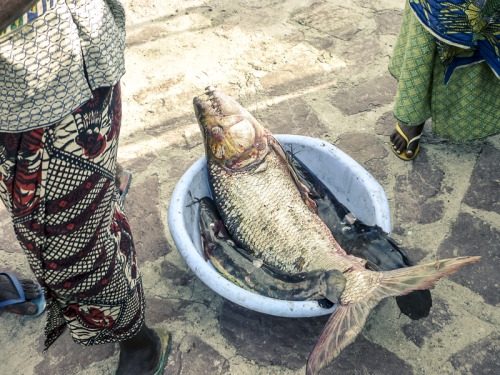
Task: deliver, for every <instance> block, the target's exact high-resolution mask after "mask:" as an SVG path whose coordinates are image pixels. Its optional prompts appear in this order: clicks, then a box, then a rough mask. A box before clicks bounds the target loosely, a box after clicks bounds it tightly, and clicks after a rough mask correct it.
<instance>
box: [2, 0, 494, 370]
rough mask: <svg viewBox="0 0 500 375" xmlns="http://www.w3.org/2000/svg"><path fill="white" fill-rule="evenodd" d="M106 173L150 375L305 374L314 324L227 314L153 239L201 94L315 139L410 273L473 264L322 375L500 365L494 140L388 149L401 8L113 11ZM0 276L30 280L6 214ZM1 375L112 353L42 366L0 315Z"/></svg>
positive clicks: (100, 363) (109, 351)
mask: <svg viewBox="0 0 500 375" xmlns="http://www.w3.org/2000/svg"><path fill="white" fill-rule="evenodd" d="M124 4H125V7H126V10H127V16H128V20H127V32H128V35H127V50H126V66H127V74H126V75H125V77H124V78H123V80H122V95H123V123H122V124H123V125H122V131H121V144H120V150H119V159H120V162H121V163H122V164H123V165H124V166H125V167H126V168H127V169H129V170H131V171H132V172H133V173H134V180H133V185H132V188H131V191H130V193H129V196H128V197H127V207H126V208H127V213H128V215H129V217H130V221H131V226H132V229H133V231H134V237H135V240H136V246H137V253H138V258H139V260H140V265H141V270H142V273H143V279H144V286H145V290H146V294H147V296H148V313H147V314H148V315H147V319H148V323H149V324H150V325H151V326H161V327H166V328H168V329H170V330H171V331H172V333H173V347H172V353H171V356H170V358H169V362H168V364H167V367H166V370H165V374H179V375H181V374H182V375H191V374H235V375H246V374H260V375H271V374H283V375H295V374H303V373H304V370H305V363H306V360H307V355H308V353H309V351H310V350H311V348H312V346H313V345H314V341H315V338H316V337H317V335H318V334H319V332H320V331H321V328H322V326H323V325H324V323H325V321H326V318H325V317H321V318H314V319H300V320H295V319H284V318H275V317H270V316H266V315H263V314H259V313H255V312H252V311H249V310H245V309H242V308H240V307H238V306H236V305H234V304H232V303H230V302H227V301H225V300H224V299H223V298H221V297H220V296H218V295H217V294H215V293H214V292H213V291H211V290H210V289H209V288H207V287H206V286H205V285H204V284H203V283H202V282H200V281H199V280H198V279H197V278H196V277H195V276H194V274H193V273H192V272H191V271H190V270H189V268H188V267H187V266H186V264H185V262H184V261H183V259H182V257H181V256H180V255H179V253H178V252H177V250H176V248H175V244H174V243H173V241H172V238H171V236H170V233H169V229H168V223H167V211H168V207H169V200H170V197H171V195H172V191H173V189H174V187H175V185H176V183H177V182H178V180H179V179H180V177H181V176H182V175H183V173H184V172H185V171H186V170H187V169H188V168H189V166H190V165H191V164H192V163H193V162H194V161H196V160H197V159H198V158H199V157H200V156H202V155H203V152H204V151H203V146H202V140H201V135H200V132H199V129H198V125H197V124H196V119H195V117H194V114H193V109H192V104H191V103H192V98H193V97H194V96H195V95H198V94H200V93H202V92H203V89H204V88H205V87H206V86H208V85H214V86H217V87H219V88H221V89H223V90H224V91H226V92H227V93H229V94H230V95H232V96H233V97H234V98H236V99H237V100H238V101H240V102H241V103H242V104H243V105H244V106H246V107H247V108H248V109H249V110H250V111H251V112H252V113H253V114H254V115H255V116H256V117H257V118H258V119H259V120H261V121H262V122H263V124H264V125H265V126H266V127H268V128H269V129H270V130H271V131H272V132H274V133H290V134H300V135H308V136H313V137H317V138H321V139H323V140H325V141H327V142H330V143H332V144H334V145H335V146H337V147H339V148H340V149H341V150H343V151H344V152H346V153H348V154H349V155H350V156H352V157H353V158H354V159H355V160H356V161H358V162H359V163H360V164H362V165H363V166H364V167H365V168H366V169H367V170H368V171H369V172H370V173H371V174H372V175H373V176H374V177H375V178H377V180H378V181H379V182H380V183H381V185H382V186H383V187H384V189H385V190H386V193H387V196H388V198H389V203H390V208H391V213H392V225H393V229H392V236H393V237H394V238H395V239H396V240H398V241H399V242H400V243H402V244H403V245H404V247H405V248H406V249H407V251H408V253H409V254H410V257H411V258H412V259H414V260H415V261H416V262H421V261H432V260H435V259H437V258H439V257H441V258H442V257H449V256H456V255H473V254H474V255H483V257H484V258H483V262H482V263H481V265H477V266H476V265H475V266H471V267H470V268H468V269H466V270H464V271H463V272H461V273H460V274H459V275H454V276H452V277H449V278H446V279H444V280H442V281H440V282H439V283H438V286H437V287H436V288H435V289H434V290H433V297H434V306H433V309H432V311H431V314H430V315H429V317H428V318H426V319H423V320H420V321H416V322H414V321H411V320H410V319H409V318H407V317H406V316H404V315H401V314H400V313H399V310H398V308H397V305H396V303H395V301H394V300H393V299H389V300H386V301H384V302H383V303H381V304H380V305H379V307H378V308H377V309H376V311H375V312H374V313H372V314H371V316H370V318H369V321H368V323H367V326H366V327H365V329H364V330H363V332H362V334H361V336H360V337H359V338H358V339H357V340H356V342H355V343H354V344H352V345H351V346H350V347H348V348H347V349H346V350H345V351H344V352H343V353H342V354H341V356H340V357H339V358H338V359H337V360H336V361H334V362H333V363H332V364H331V365H330V366H328V367H327V368H325V370H324V371H323V372H322V374H336V373H342V374H425V375H434V374H474V375H476V374H493V373H496V372H497V371H498V369H499V368H500V363H499V359H498V358H499V357H500V344H499V337H500V332H499V327H500V325H499V323H500V308H499V303H500V301H499V297H498V296H499V291H498V287H499V284H500V276H499V275H500V272H499V270H500V268H499V266H500V260H499V258H498V241H499V240H500V208H499V204H498V192H499V182H498V181H499V180H498V178H499V177H498V176H499V175H500V170H499V167H498V166H497V165H496V164H497V163H495V162H492V161H494V160H498V157H499V156H500V138H499V137H498V136H495V137H492V138H490V139H488V140H486V141H484V142H476V143H472V144H466V145H456V144H450V143H447V142H443V141H441V140H439V139H436V138H434V137H433V136H432V135H431V133H430V128H429V127H427V128H426V131H425V134H424V138H423V142H422V144H423V146H422V150H421V154H420V155H419V157H418V158H417V159H416V160H415V161H414V162H410V163H405V162H402V161H401V160H399V159H398V158H396V157H395V156H394V155H393V154H392V152H391V151H390V145H389V143H388V134H390V132H391V130H392V128H393V126H394V123H393V119H392V116H391V108H392V101H393V98H394V94H395V92H396V81H395V80H394V79H393V78H392V77H391V76H390V75H389V73H388V72H387V64H388V61H389V58H390V54H391V51H392V48H393V45H394V42H395V40H396V36H397V32H398V29H399V25H400V22H401V18H402V10H403V7H404V2H403V1H402V0H381V1H349V2H346V1H340V0H331V1H319V2H315V1H300V0H288V1H280V0H264V1H259V2H252V1H245V0H235V1H189V0H187V1H173V0H166V1H160V2H151V1H147V0H134V1H132V0H125V1H124ZM0 234H1V235H2V238H3V239H4V241H3V244H2V245H0V246H1V247H0V266H1V267H2V269H5V270H8V271H9V272H13V273H16V274H18V275H24V276H30V270H29V267H28V265H27V262H26V259H25V257H24V254H23V253H22V251H21V249H20V248H19V246H18V245H17V244H16V243H15V238H14V236H13V234H12V231H11V228H10V221H9V217H8V215H7V213H6V212H5V210H3V209H2V211H0ZM0 321H1V324H0V347H1V348H2V350H1V351H0V373H2V374H88V375H90V374H105V373H113V371H114V369H115V367H116V362H117V354H118V351H117V348H116V347H115V346H114V345H112V344H110V345H103V346H100V347H94V348H80V347H79V346H78V345H76V344H74V343H73V342H72V341H71V339H70V337H69V335H68V334H65V336H64V337H63V338H62V339H61V340H60V341H59V342H58V343H56V344H55V345H54V347H53V348H51V349H50V350H49V351H48V352H47V353H46V354H42V353H41V345H42V344H41V343H42V337H43V326H44V318H43V317H42V318H40V319H34V320H29V319H22V318H19V317H17V316H12V315H10V314H6V313H4V314H1V316H0Z"/></svg>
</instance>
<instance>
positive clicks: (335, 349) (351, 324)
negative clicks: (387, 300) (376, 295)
mask: <svg viewBox="0 0 500 375" xmlns="http://www.w3.org/2000/svg"><path fill="white" fill-rule="evenodd" d="M377 303H378V301H372V300H367V301H362V302H356V303H350V304H348V305H339V306H338V307H337V308H336V309H335V310H334V312H333V314H332V315H331V316H330V319H328V322H327V323H326V325H325V328H324V329H323V332H321V335H320V336H319V338H318V341H316V345H315V346H314V348H313V350H312V352H311V354H310V355H309V359H308V360H307V367H306V375H315V374H318V373H319V371H320V370H321V369H322V368H323V367H325V366H326V365H327V364H328V363H330V362H331V361H332V360H333V359H334V358H335V357H337V356H338V355H339V353H340V352H341V351H342V349H344V348H345V347H346V346H347V345H349V344H350V343H352V342H353V341H354V340H355V339H356V337H357V336H358V334H359V333H360V332H361V330H362V329H363V326H364V324H365V322H366V319H367V318H368V314H369V313H370V311H371V310H372V309H373V308H374V307H375V305H376V304H377Z"/></svg>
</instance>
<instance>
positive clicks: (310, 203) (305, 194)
mask: <svg viewBox="0 0 500 375" xmlns="http://www.w3.org/2000/svg"><path fill="white" fill-rule="evenodd" d="M267 138H268V142H269V145H270V146H271V148H272V149H273V150H274V152H275V153H276V155H278V156H279V158H280V159H281V160H282V162H283V164H284V165H285V166H286V167H287V168H288V172H289V173H290V177H292V180H293V182H295V185H296V186H297V189H299V191H300V195H301V196H302V199H303V200H304V202H305V204H306V205H307V207H309V209H310V210H311V211H313V212H314V213H315V214H317V213H318V205H317V204H316V202H315V201H314V200H313V199H312V198H311V196H310V195H311V192H310V190H309V188H308V187H307V186H306V185H304V184H303V183H302V181H300V178H299V177H298V176H297V173H296V172H295V169H294V168H293V166H292V165H291V164H290V161H289V160H288V158H287V156H286V153H285V151H284V150H283V147H281V144H280V143H279V142H278V140H277V139H276V138H274V137H273V136H272V135H271V134H270V133H269V134H268V135H267Z"/></svg>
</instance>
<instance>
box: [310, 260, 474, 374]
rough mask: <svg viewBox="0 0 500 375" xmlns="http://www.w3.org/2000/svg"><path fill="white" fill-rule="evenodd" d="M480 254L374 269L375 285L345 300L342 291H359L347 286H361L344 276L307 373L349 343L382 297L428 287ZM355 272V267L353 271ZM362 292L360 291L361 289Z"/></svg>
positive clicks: (325, 363)
mask: <svg viewBox="0 0 500 375" xmlns="http://www.w3.org/2000/svg"><path fill="white" fill-rule="evenodd" d="M480 259H481V257H459V258H452V259H443V260H439V261H437V262H433V263H427V264H422V265H417V266H412V267H407V268H400V269H397V270H392V271H382V272H377V274H378V275H377V276H378V277H379V278H378V286H377V287H375V288H373V286H372V287H370V288H369V289H367V290H370V292H367V293H366V294H365V296H364V297H363V298H362V299H360V300H358V301H356V302H349V301H345V299H344V298H345V296H344V293H346V294H353V295H359V294H360V291H359V290H358V291H355V293H349V289H350V288H353V289H354V288H362V287H360V286H359V285H356V283H354V285H355V286H351V287H350V286H349V279H348V280H347V284H346V288H345V291H344V293H343V295H342V296H341V300H344V302H343V303H342V305H340V306H338V307H337V308H336V309H335V311H334V312H333V314H332V315H331V316H330V319H328V322H327V323H326V326H325V328H324V329H323V332H321V335H320V337H319V339H318V341H317V342H316V345H315V346H314V349H313V350H312V352H311V354H310V355H309V359H308V361H307V367H306V375H315V374H318V373H319V371H320V370H321V368H323V367H324V366H326V365H327V364H328V363H329V362H331V361H332V360H333V359H334V358H335V357H337V356H338V355H339V353H340V351H341V350H342V349H343V348H345V347H346V346H347V345H349V344H350V343H352V342H353V341H354V339H355V338H356V336H357V335H358V334H359V333H360V332H361V330H362V329H363V326H364V324H365V322H366V319H367V318H368V314H369V313H370V311H371V310H372V309H373V308H374V307H375V306H376V305H377V304H378V303H379V302H380V301H381V300H382V299H384V298H386V297H392V296H398V295H403V294H407V293H410V292H411V291H413V290H423V289H430V288H433V287H434V282H435V281H436V280H438V279H439V278H440V277H442V276H445V275H448V274H450V273H453V272H455V271H456V270H457V269H458V268H460V267H461V266H463V265H465V264H469V263H474V262H477V261H478V260H480ZM354 272H355V271H354ZM361 293H362V291H361Z"/></svg>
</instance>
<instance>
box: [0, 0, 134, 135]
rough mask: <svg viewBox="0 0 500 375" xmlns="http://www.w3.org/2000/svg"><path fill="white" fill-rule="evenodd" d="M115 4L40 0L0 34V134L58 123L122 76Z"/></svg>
mask: <svg viewBox="0 0 500 375" xmlns="http://www.w3.org/2000/svg"><path fill="white" fill-rule="evenodd" d="M124 50H125V12H124V9H123V6H122V4H121V2H120V1H119V0H40V1H39V2H38V3H37V5H36V6H35V7H34V8H33V9H32V10H30V11H29V12H28V13H26V14H25V15H24V16H23V17H21V18H20V19H19V20H17V21H16V22H15V23H14V24H13V25H11V26H9V27H8V28H7V29H6V30H0V131H5V132H22V131H26V130H29V129H36V128H40V127H44V126H47V125H51V124H54V123H56V122H58V121H61V120H62V119H63V118H64V117H65V116H67V115H68V114H69V113H71V112H73V111H75V110H76V109H77V108H79V107H80V106H81V105H82V104H84V103H85V102H87V101H88V100H90V99H91V98H92V95H91V92H92V90H95V89H97V88H100V87H111V86H114V85H115V84H116V83H117V82H119V80H120V78H121V77H122V76H123V74H124V73H125V64H124V56H123V55H124Z"/></svg>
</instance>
